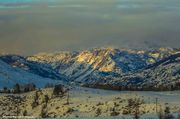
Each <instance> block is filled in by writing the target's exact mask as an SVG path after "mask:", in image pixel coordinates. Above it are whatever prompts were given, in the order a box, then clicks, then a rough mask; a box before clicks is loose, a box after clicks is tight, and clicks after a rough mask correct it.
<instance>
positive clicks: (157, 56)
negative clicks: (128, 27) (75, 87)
mask: <svg viewBox="0 0 180 119" xmlns="http://www.w3.org/2000/svg"><path fill="white" fill-rule="evenodd" d="M179 55H180V51H179V50H178V49H171V48H160V49H153V50H149V51H138V50H129V49H128V50H127V49H114V48H95V49H91V50H85V51H81V52H58V53H40V54H37V55H33V56H28V57H20V56H15V55H4V56H1V57H0V59H1V60H3V61H4V62H6V63H8V64H10V65H11V66H13V67H18V68H20V69H22V70H25V71H27V72H29V73H34V74H36V75H39V76H41V77H45V78H51V79H58V80H62V81H70V82H76V83H79V82H80V83H83V84H92V85H93V84H97V83H101V84H111V85H137V86H144V85H147V84H152V85H154V84H158V85H161V84H165V85H168V84H173V83H176V82H179V81H180V77H179V74H180V66H179V65H180V63H179V59H180V58H179Z"/></svg>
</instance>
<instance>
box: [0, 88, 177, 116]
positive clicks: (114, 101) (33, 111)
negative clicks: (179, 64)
mask: <svg viewBox="0 0 180 119" xmlns="http://www.w3.org/2000/svg"><path fill="white" fill-rule="evenodd" d="M36 93H37V94H38V98H37V101H38V105H37V106H36V107H33V108H32V102H33V101H34V96H35V94H36ZM45 95H48V96H49V97H50V99H49V101H48V103H47V105H46V107H44V105H45V103H44V96H45ZM69 95H70V98H69V101H70V104H68V105H67V104H66V102H67V96H65V97H63V98H60V97H52V89H43V90H42V91H37V92H36V91H35V92H30V93H25V94H21V95H19V97H20V98H21V102H19V103H16V100H14V98H12V97H13V96H15V97H16V96H18V95H11V96H9V97H8V95H1V96H0V104H1V107H2V108H1V109H0V115H1V116H2V115H16V114H17V112H16V106H17V104H18V110H19V112H18V115H22V114H23V112H24V111H25V110H26V111H27V115H28V116H34V117H40V116H42V110H45V113H46V115H47V116H48V117H51V118H62V119H63V118H66V119H74V118H77V117H78V118H80V119H118V118H120V117H121V118H123V117H124V118H125V119H132V118H133V116H132V115H128V114H127V115H124V114H123V111H124V110H125V107H126V106H127V104H128V102H127V100H128V99H130V98H140V99H141V100H144V103H143V104H141V105H140V108H139V109H140V112H143V113H144V114H142V116H141V118H142V119H147V118H149V117H150V118H153V119H156V118H157V116H156V113H155V112H156V111H155V107H156V104H155V100H156V98H158V109H159V106H160V105H161V107H162V109H163V110H164V108H165V106H166V105H168V106H169V107H170V109H171V112H172V113H174V114H175V113H177V112H178V111H179V109H180V100H179V99H180V91H173V92H131V91H120V92H119V91H108V90H100V89H90V88H82V87H71V91H70V92H69ZM17 102H18V101H17ZM167 103H168V104H167ZM9 110H10V111H9ZM97 110H100V112H99V113H98V112H97ZM113 111H115V112H118V114H117V115H115V116H112V113H113Z"/></svg>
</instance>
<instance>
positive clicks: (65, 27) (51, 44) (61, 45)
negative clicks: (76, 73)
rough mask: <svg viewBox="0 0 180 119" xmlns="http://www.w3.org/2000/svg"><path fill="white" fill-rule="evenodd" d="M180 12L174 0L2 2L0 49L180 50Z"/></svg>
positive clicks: (30, 51)
mask: <svg viewBox="0 0 180 119" xmlns="http://www.w3.org/2000/svg"><path fill="white" fill-rule="evenodd" d="M16 7H17V6H16ZM179 13H180V2H179V1H178V0H172V1H170V2H169V1H167V0H158V1H156V0H151V1H149V0H134V1H132V0H131V1H130V0H113V1H109V0H103V1H102V0H75V1H70V0H61V3H58V4H57V3H56V4H55V3H51V4H49V6H48V5H43V6H42V5H35V6H31V7H27V8H26V7H25V8H22V6H21V8H8V9H5V8H4V6H1V7H0V47H1V48H0V52H9V53H21V54H32V53H37V52H43V51H48V52H53V51H58V50H80V49H87V48H91V47H102V46H115V47H120V48H122V47H123V48H135V49H140V48H149V47H166V46H168V47H175V48H179V47H180V42H179V39H180V34H179V31H180V14H179Z"/></svg>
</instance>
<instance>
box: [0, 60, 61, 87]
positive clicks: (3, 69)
mask: <svg viewBox="0 0 180 119" xmlns="http://www.w3.org/2000/svg"><path fill="white" fill-rule="evenodd" d="M16 83H19V84H28V83H34V84H36V86H37V87H44V86H45V85H46V84H47V83H58V81H53V80H51V79H48V78H43V77H41V76H39V75H35V74H33V73H29V72H26V71H24V70H22V69H20V68H17V67H12V66H10V65H8V64H6V63H5V62H3V61H2V60H0V88H3V87H13V86H14V85H15V84H16Z"/></svg>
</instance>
